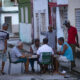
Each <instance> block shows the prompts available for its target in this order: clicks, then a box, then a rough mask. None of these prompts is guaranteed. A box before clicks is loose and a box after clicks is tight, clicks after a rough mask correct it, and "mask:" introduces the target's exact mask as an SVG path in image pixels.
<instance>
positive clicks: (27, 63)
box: [25, 59, 29, 72]
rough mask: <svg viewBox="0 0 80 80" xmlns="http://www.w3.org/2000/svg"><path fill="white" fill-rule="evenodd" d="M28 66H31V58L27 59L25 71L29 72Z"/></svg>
mask: <svg viewBox="0 0 80 80" xmlns="http://www.w3.org/2000/svg"><path fill="white" fill-rule="evenodd" d="M28 68H29V59H27V61H26V63H25V71H26V72H28Z"/></svg>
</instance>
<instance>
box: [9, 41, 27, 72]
mask: <svg viewBox="0 0 80 80" xmlns="http://www.w3.org/2000/svg"><path fill="white" fill-rule="evenodd" d="M22 48H23V43H22V42H18V45H17V46H15V47H13V49H12V50H11V52H10V55H11V60H12V62H15V63H18V62H24V64H25V72H28V66H29V60H28V59H27V58H26V55H25V54H24V53H21V51H20V50H21V49H22Z"/></svg>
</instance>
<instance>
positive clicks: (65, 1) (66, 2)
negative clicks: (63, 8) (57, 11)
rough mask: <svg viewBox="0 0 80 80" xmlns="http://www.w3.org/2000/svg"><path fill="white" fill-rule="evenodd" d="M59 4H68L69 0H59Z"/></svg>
mask: <svg viewBox="0 0 80 80" xmlns="http://www.w3.org/2000/svg"><path fill="white" fill-rule="evenodd" d="M57 4H58V5H66V4H68V0H57Z"/></svg>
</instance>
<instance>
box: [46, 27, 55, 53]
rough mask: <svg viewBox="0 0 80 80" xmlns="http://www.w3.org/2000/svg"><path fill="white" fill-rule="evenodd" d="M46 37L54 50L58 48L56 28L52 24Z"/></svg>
mask: <svg viewBox="0 0 80 80" xmlns="http://www.w3.org/2000/svg"><path fill="white" fill-rule="evenodd" d="M48 30H49V31H48V32H47V34H46V38H47V39H48V45H49V46H50V47H51V48H52V49H53V50H54V52H55V49H56V30H55V29H53V27H52V26H49V27H48Z"/></svg>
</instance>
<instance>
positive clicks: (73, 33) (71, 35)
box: [64, 21, 79, 68]
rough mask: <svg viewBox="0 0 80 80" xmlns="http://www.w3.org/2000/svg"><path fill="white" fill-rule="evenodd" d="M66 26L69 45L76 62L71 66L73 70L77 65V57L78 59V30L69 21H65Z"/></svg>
mask: <svg viewBox="0 0 80 80" xmlns="http://www.w3.org/2000/svg"><path fill="white" fill-rule="evenodd" d="M64 25H65V26H66V27H67V28H68V43H69V44H70V46H71V47H72V50H73V56H74V61H73V62H72V64H71V66H72V68H73V67H75V66H76V65H75V57H76V52H75V48H76V46H78V47H79V43H78V34H77V29H76V28H75V27H73V26H71V25H70V22H69V21H65V23H64Z"/></svg>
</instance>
